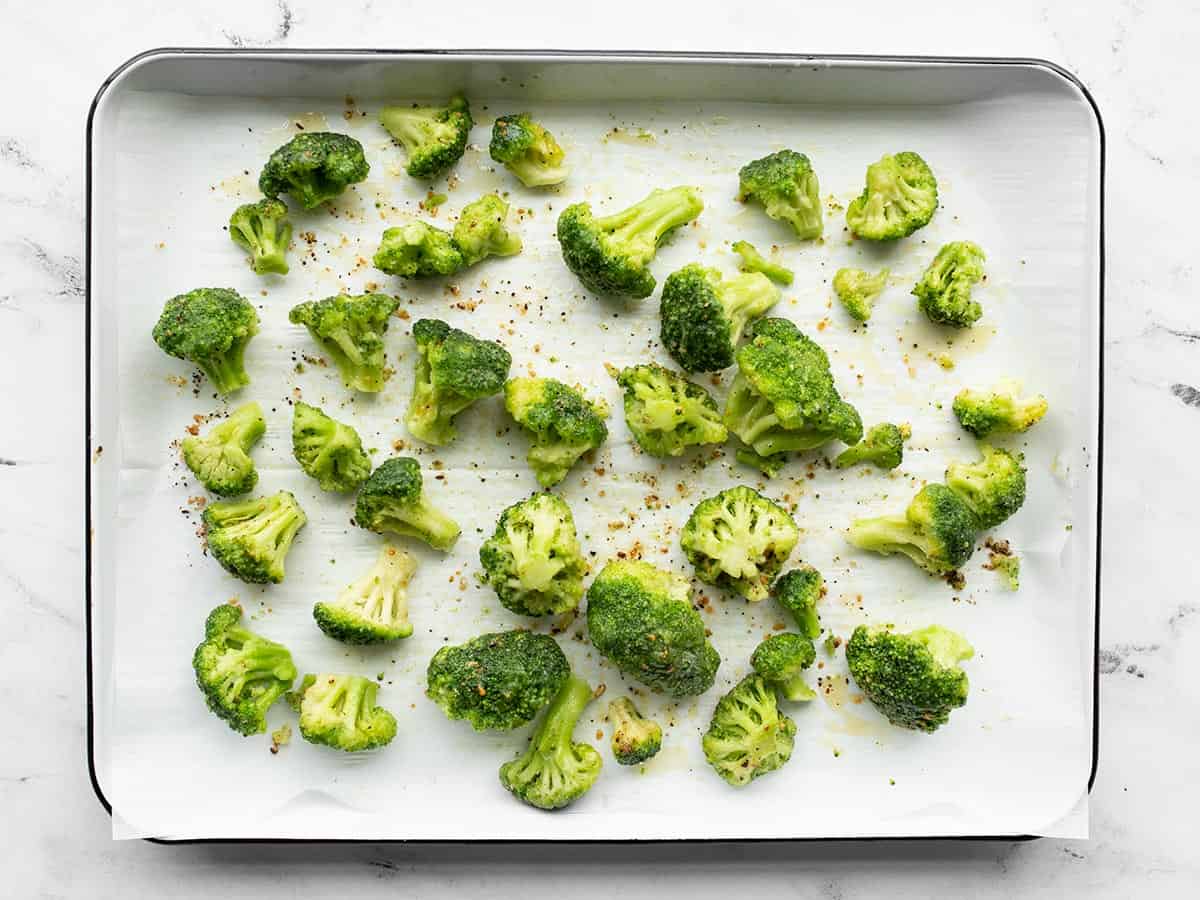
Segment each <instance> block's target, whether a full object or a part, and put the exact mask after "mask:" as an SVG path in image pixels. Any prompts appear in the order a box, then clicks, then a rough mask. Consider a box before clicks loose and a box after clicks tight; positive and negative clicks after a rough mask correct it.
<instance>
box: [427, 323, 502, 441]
mask: <svg viewBox="0 0 1200 900" xmlns="http://www.w3.org/2000/svg"><path fill="white" fill-rule="evenodd" d="M412 335H413V340H414V341H415V342H416V344H417V372H416V376H415V378H414V379H413V395H412V400H411V401H410V402H409V405H408V413H407V414H406V416H405V418H404V424H406V425H407V426H408V430H409V431H410V432H412V434H413V436H414V437H416V438H419V439H420V440H422V441H425V442H426V443H428V444H449V443H450V442H451V441H453V440H454V438H455V437H457V436H458V429H456V428H455V427H454V419H455V417H456V416H457V415H458V414H459V413H460V412H462V411H463V410H465V409H466V408H467V407H468V406H470V405H471V404H472V403H474V402H475V401H476V400H482V399H483V398H484V397H490V396H492V394H498V393H500V391H502V390H503V389H504V380H505V379H506V378H508V370H509V367H510V366H511V365H512V356H511V355H510V354H509V352H508V351H507V350H505V349H504V348H503V347H501V346H500V345H499V344H497V343H495V342H494V341H484V340H480V339H479V338H477V337H473V336H472V335H469V334H467V333H466V332H465V331H459V330H458V329H457V328H451V327H450V326H449V325H447V324H446V323H445V322H442V321H441V320H439V319H418V320H417V322H416V323H415V324H414V325H413V330H412Z"/></svg>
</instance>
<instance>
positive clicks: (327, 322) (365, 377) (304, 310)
mask: <svg viewBox="0 0 1200 900" xmlns="http://www.w3.org/2000/svg"><path fill="white" fill-rule="evenodd" d="M399 305H400V300H399V298H397V297H389V296H388V295H387V294H360V295H358V296H354V297H351V296H347V295H346V294H339V295H338V296H336V297H326V298H325V299H324V300H308V301H306V302H304V303H300V304H298V305H296V306H293V307H292V309H291V311H290V312H289V313H288V321H290V322H291V323H292V324H293V325H303V326H304V327H306V328H307V329H308V333H309V334H311V335H312V337H313V340H315V341H316V342H317V343H318V344H320V345H321V349H322V350H324V351H325V352H326V353H328V354H329V355H330V356H331V357H333V361H334V363H335V364H336V365H337V367H338V371H339V372H341V373H342V384H344V385H345V386H346V387H348V388H351V389H353V390H356V391H366V392H368V393H378V392H379V391H382V390H383V386H384V384H385V383H386V382H387V380H388V378H389V377H390V376H391V374H392V373H391V371H390V370H389V369H387V368H386V367H385V363H386V362H387V360H386V358H385V356H384V350H383V336H384V334H386V333H387V327H388V320H389V319H390V318H391V316H392V313H394V312H395V311H396V307H398V306H399Z"/></svg>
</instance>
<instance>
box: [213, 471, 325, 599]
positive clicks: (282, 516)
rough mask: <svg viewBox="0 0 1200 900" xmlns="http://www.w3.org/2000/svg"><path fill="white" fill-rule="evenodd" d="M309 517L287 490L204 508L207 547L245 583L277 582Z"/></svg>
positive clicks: (281, 578)
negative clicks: (298, 533) (293, 543)
mask: <svg viewBox="0 0 1200 900" xmlns="http://www.w3.org/2000/svg"><path fill="white" fill-rule="evenodd" d="M307 521H308V517H307V516H305V515H304V510H302V509H301V508H300V504H299V503H297V502H296V498H295V497H294V496H292V494H291V493H289V492H288V491H280V492H279V493H277V494H271V495H270V496H269V497H255V498H253V499H250V500H223V501H221V502H219V503H210V504H208V506H206V507H205V508H204V528H205V531H206V536H207V539H208V549H209V552H210V553H212V555H213V558H214V559H216V561H217V562H219V563H220V564H221V565H222V567H224V569H225V571H227V572H228V573H229V574H230V575H233V576H234V577H235V578H240V579H241V580H242V581H245V582H246V583H247V584H266V583H268V582H270V583H272V584H278V583H279V582H281V581H283V576H284V569H283V563H284V560H285V559H287V555H288V551H289V550H290V549H291V548H292V541H293V540H294V539H295V537H296V532H298V531H299V530H300V529H301V528H303V527H304V523H305V522H307Z"/></svg>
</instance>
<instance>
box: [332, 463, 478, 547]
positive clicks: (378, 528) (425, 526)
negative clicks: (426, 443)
mask: <svg viewBox="0 0 1200 900" xmlns="http://www.w3.org/2000/svg"><path fill="white" fill-rule="evenodd" d="M354 520H355V521H356V522H357V523H358V525H359V527H361V528H366V529H367V530H368V531H374V532H376V533H378V534H384V533H387V532H392V533H393V534H400V535H404V536H405V537H412V538H416V539H417V540H421V541H424V542H425V543H427V544H428V545H429V546H430V547H433V548H434V549H435V550H442V551H449V550H450V548H451V547H453V546H454V543H455V542H456V541H457V540H458V536H459V534H461V533H462V529H461V528H459V527H458V523H457V522H455V521H454V520H453V519H451V518H450V517H449V516H447V515H446V514H445V513H444V512H442V511H441V510H440V509H438V508H437V507H435V506H434V505H433V504H432V503H430V502H429V498H428V497H426V496H425V490H424V486H423V480H422V478H421V464H420V463H418V462H417V461H416V460H415V459H413V458H412V457H411V456H393V457H392V458H391V459H388V460H384V461H383V462H382V463H381V464H380V466H379V468H378V469H376V470H375V471H374V472H372V473H371V475H370V477H369V478H367V480H366V481H365V482H363V486H362V487H361V488H360V489H359V491H358V500H357V501H356V502H355V504H354Z"/></svg>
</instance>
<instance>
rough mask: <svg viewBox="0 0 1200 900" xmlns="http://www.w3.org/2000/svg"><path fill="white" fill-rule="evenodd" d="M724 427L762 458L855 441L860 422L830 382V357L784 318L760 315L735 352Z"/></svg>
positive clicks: (859, 434)
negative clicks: (835, 440)
mask: <svg viewBox="0 0 1200 900" xmlns="http://www.w3.org/2000/svg"><path fill="white" fill-rule="evenodd" d="M737 363H738V372H737V375H736V376H735V377H734V379H733V385H732V386H731V387H730V389H729V398H728V399H727V400H726V402H725V425H726V426H727V427H728V428H729V430H730V431H731V432H733V433H734V434H736V435H737V436H738V437H739V438H741V439H742V442H743V443H745V444H747V445H749V446H750V447H752V448H753V449H754V451H755V452H756V453H758V454H759V455H760V456H773V455H774V454H776V453H780V452H786V451H793V450H811V449H813V448H815V447H820V446H822V445H824V444H827V443H829V442H830V441H832V440H834V439H837V440H840V441H842V442H844V443H847V444H857V443H858V442H859V440H860V439H861V438H862V420H861V419H860V418H859V416H858V410H856V409H855V408H854V407H853V406H851V405H850V404H849V403H847V402H845V401H844V400H843V399H842V397H841V395H840V394H839V393H838V390H837V387H836V386H835V385H834V383H833V375H832V374H831V373H830V371H829V357H828V356H826V355H825V351H824V350H822V349H821V347H820V346H818V345H817V344H816V343H815V342H814V341H812V340H810V339H809V338H808V337H807V336H805V335H804V334H802V333H801V331H800V329H798V328H797V327H796V326H795V325H793V324H792V323H791V322H789V321H788V320H787V319H773V318H771V319H760V320H759V321H757V322H755V323H754V324H753V325H752V326H751V335H750V341H749V342H748V343H746V344H744V345H743V346H742V347H741V348H740V349H739V350H738V352H737Z"/></svg>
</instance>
